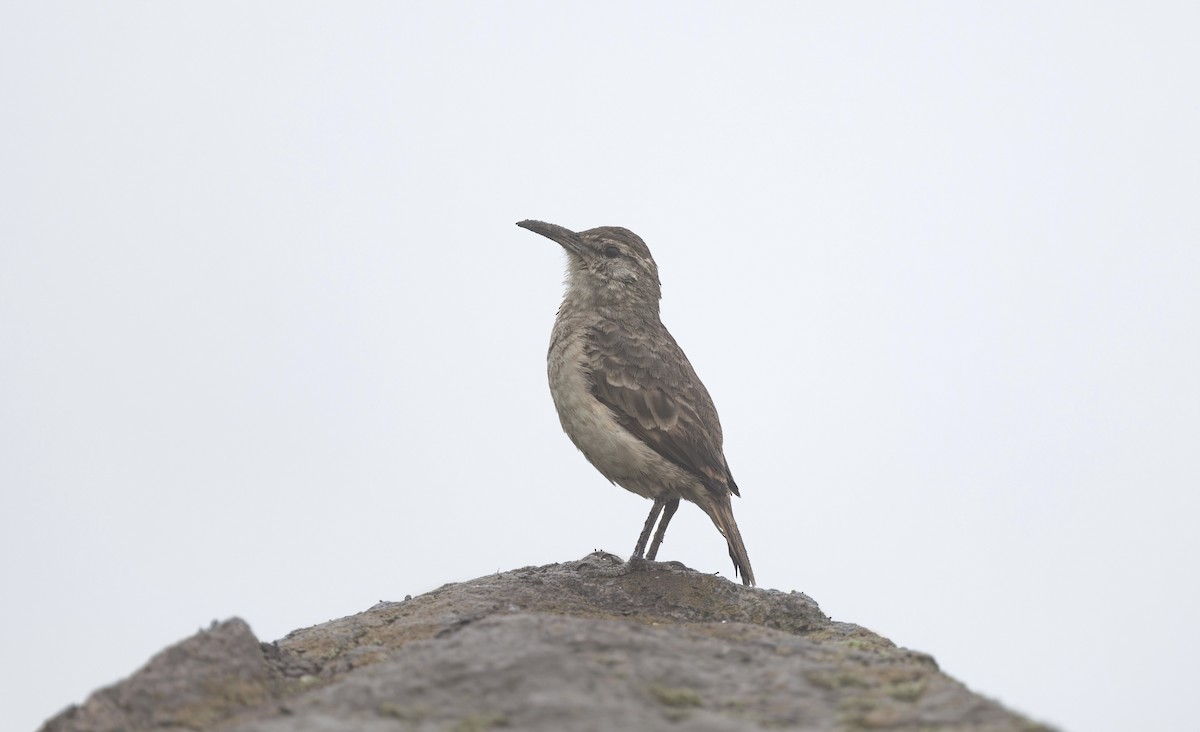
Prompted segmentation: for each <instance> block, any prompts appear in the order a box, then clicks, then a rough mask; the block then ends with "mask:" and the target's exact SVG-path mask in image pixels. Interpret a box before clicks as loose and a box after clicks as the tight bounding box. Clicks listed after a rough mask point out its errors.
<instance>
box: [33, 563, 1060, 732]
mask: <svg viewBox="0 0 1200 732" xmlns="http://www.w3.org/2000/svg"><path fill="white" fill-rule="evenodd" d="M493 728H499V729H504V728H508V729H522V730H561V731H564V732H570V731H573V730H668V729H669V730H681V729H687V730H714V731H715V730H758V729H805V730H868V729H888V730H934V729H936V730H979V731H980V732H983V731H989V732H990V731H993V730H994V731H996V732H1000V731H1001V730H1026V731H1032V730H1044V729H1046V728H1045V727H1042V726H1040V725H1038V724H1035V723H1033V722H1030V721H1029V720H1027V719H1024V718H1022V717H1020V716H1018V715H1016V714H1014V713H1012V712H1009V711H1007V710H1006V709H1004V708H1003V707H1001V706H1000V705H998V704H996V703H995V702H992V701H990V700H988V699H985V698H983V697H980V696H978V695H976V694H973V693H972V692H970V691H969V690H967V689H966V688H965V687H964V686H963V685H962V684H960V683H958V682H957V681H955V680H953V679H951V678H949V677H948V676H946V675H944V674H942V673H941V672H939V671H938V668H937V664H936V663H935V662H934V660H933V659H932V658H930V657H929V656H927V655H925V654H922V653H917V652H915V651H909V650H906V649H903V648H897V647H896V646H895V645H893V644H892V643H891V642H890V641H888V640H887V639H885V638H882V637H880V636H878V635H875V634H874V633H872V632H870V631H868V630H866V629H864V628H860V627H858V626H856V625H850V624H848V623H835V622H832V621H830V620H829V619H828V618H826V617H825V615H824V614H823V613H822V612H821V610H820V608H818V607H817V605H816V603H814V602H813V601H812V600H811V599H809V598H808V597H807V596H805V595H803V594H798V593H790V594H787V593H783V592H778V591H774V590H761V589H753V588H745V587H742V586H741V585H737V584H734V583H732V582H730V581H728V580H726V579H723V578H720V577H716V576H712V575H705V574H700V573H698V572H695V571H692V570H689V569H686V568H684V567H683V566H682V565H679V564H677V563H663V564H658V563H650V562H638V563H636V564H632V565H627V564H623V563H622V562H621V560H620V559H619V558H617V557H615V556H613V555H611V554H605V553H603V552H596V553H594V554H591V555H588V556H587V557H584V558H583V559H582V560H580V561H578V562H567V563H565V564H554V565H549V566H545V567H527V568H525V569H518V570H514V571H511V572H505V573H503V574H497V575H492V576H487V577H480V578H479V579H476V580H472V581H470V582H464V583H461V584H452V585H446V586H445V587H442V588H440V589H437V590H434V591H433V592H430V593H428V594H425V595H422V596H420V597H417V598H415V599H406V600H405V601H403V602H387V603H380V604H378V605H376V606H375V607H373V608H371V609H370V610H368V611H366V612H364V613H361V614H359V615H355V616H352V617H349V618H342V619H341V620H334V621H332V622H329V623H325V624H323V625H318V626H315V627H312V628H306V629H304V630H298V631H295V632H293V633H291V634H289V635H288V636H287V637H286V638H284V639H283V640H280V641H277V642H276V643H272V644H260V643H259V642H258V641H257V640H256V639H255V638H254V636H253V634H252V633H251V632H250V629H249V628H248V627H247V626H246V624H245V623H244V622H242V621H241V620H238V619H233V620H229V621H226V622H224V623H221V624H216V625H214V626H213V627H212V628H210V629H209V630H207V631H202V632H200V633H198V634H197V635H195V636H193V637H191V638H189V639H187V640H185V641H183V642H181V643H179V644H177V645H175V646H172V647H171V648H168V649H167V650H165V651H163V652H162V653H160V654H158V655H157V656H155V657H154V658H152V659H151V660H150V662H149V663H147V664H146V666H145V667H143V668H142V669H141V670H140V671H138V672H137V673H135V674H134V675H133V676H131V677H129V678H128V679H126V680H125V681H122V682H120V683H118V684H116V685H114V686H111V687H109V688H106V689H102V690H100V691H98V692H96V693H94V694H93V695H92V696H91V698H89V699H88V700H87V702H86V703H84V704H83V706H78V707H71V708H69V709H67V710H66V711H64V712H63V713H61V714H59V715H58V716H57V717H55V718H53V719H51V720H50V721H48V722H47V723H46V724H45V725H43V726H42V732H110V731H111V732H116V731H117V730H123V731H127V732H138V731H139V730H157V731H159V732H173V731H176V730H236V731H237V732H300V731H305V732H308V731H311V732H318V731H320V732H334V731H337V730H346V731H350V730H356V731H357V730H363V731H366V732H374V731H376V730H378V731H379V732H384V731H387V732H399V731H401V730H447V731H453V732H482V731H483V730H488V729H493Z"/></svg>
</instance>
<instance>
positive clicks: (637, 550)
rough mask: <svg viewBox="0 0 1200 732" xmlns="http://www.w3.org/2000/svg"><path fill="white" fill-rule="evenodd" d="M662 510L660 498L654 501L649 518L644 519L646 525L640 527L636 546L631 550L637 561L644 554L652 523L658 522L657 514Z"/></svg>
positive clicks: (652, 526)
mask: <svg viewBox="0 0 1200 732" xmlns="http://www.w3.org/2000/svg"><path fill="white" fill-rule="evenodd" d="M662 509H663V500H662V499H661V498H656V499H654V507H653V508H651V509H650V516H649V518H647V519H646V525H645V526H643V527H642V535H641V536H639V537H638V543H637V546H635V547H634V548H633V556H635V557H637V558H638V559H641V558H642V555H643V554H645V552H646V542H647V541H649V540H650V532H651V531H653V530H654V522H655V521H657V520H658V514H659V512H660V511H662Z"/></svg>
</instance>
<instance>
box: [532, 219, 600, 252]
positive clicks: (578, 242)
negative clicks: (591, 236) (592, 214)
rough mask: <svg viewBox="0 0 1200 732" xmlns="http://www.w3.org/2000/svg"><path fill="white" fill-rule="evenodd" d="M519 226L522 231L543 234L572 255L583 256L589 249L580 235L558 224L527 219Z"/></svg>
mask: <svg viewBox="0 0 1200 732" xmlns="http://www.w3.org/2000/svg"><path fill="white" fill-rule="evenodd" d="M517 226H520V227H521V228H522V229H529V230H530V231H532V232H533V233H535V234H541V235H542V236H544V237H546V238H547V239H549V240H550V241H553V242H557V243H558V244H560V245H561V246H562V248H563V249H566V250H567V251H568V252H571V253H572V254H578V255H580V256H583V255H584V253H586V252H587V247H586V246H585V245H584V243H583V239H582V238H581V237H580V236H579V234H576V233H575V232H574V231H571V230H570V229H567V228H564V227H562V226H559V225H558V224H550V223H547V222H545V221H534V220H533V219H525V220H524V221H518V222H517Z"/></svg>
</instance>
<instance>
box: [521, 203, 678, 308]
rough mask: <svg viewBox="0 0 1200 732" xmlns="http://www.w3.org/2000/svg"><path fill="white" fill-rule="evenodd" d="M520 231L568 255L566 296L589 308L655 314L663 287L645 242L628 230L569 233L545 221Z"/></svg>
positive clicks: (602, 228)
mask: <svg viewBox="0 0 1200 732" xmlns="http://www.w3.org/2000/svg"><path fill="white" fill-rule="evenodd" d="M517 226H520V227H521V228H523V229H529V230H530V231H532V232H534V233H536V234H541V235H542V236H544V237H546V238H547V239H550V240H551V241H555V242H557V243H558V244H559V245H561V246H562V248H563V249H565V250H566V252H567V272H568V281H567V287H568V291H567V296H568V297H574V298H579V299H580V300H581V301H582V303H581V304H587V305H591V306H606V307H626V308H627V307H629V306H633V307H634V308H637V309H638V310H642V311H643V312H645V309H648V310H649V311H651V312H653V313H654V314H655V315H657V314H658V301H659V298H661V297H662V285H661V283H660V282H659V279H658V265H656V264H655V263H654V258H653V257H651V256H650V249H649V248H647V247H646V242H644V241H642V238H641V237H640V236H638V235H637V234H635V233H633V232H632V231H630V230H629V229H623V228H621V227H619V226H600V227H597V228H595V229H588V230H587V231H580V232H574V231H571V230H570V229H566V228H563V227H561V226H558V225H557V224H548V223H546V222H545V221H532V220H526V221H521V222H519V223H518V224H517Z"/></svg>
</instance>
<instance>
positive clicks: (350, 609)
mask: <svg viewBox="0 0 1200 732" xmlns="http://www.w3.org/2000/svg"><path fill="white" fill-rule="evenodd" d="M1198 7H1200V6H1197V5H1196V4H1195V3H1184V2H1180V3H1174V4H1172V3H1136V4H1135V3H1105V2H1061V3H1042V2H1027V3H1003V4H994V3H988V4H984V3H957V2H946V3H929V2H920V3H884V2H879V3H822V4H811V3H805V4H801V3H787V4H784V3H779V4H753V5H749V4H733V3H729V4H702V3H690V2H689V3H686V4H685V3H680V4H670V3H655V4H644V3H625V4H622V3H557V2H544V3H474V4H457V3H450V2H442V3H427V4H422V5H417V4H404V3H356V4H345V3H338V4H329V3H325V4H316V3H295V2H286V3H285V2H273V3H251V4H245V3H153V2H124V3H104V4H95V3H6V4H5V5H4V6H3V9H0V94H2V97H3V100H4V110H5V111H4V113H3V115H0V201H2V204H0V207H2V209H3V211H2V214H0V348H2V349H3V354H2V358H0V580H2V585H0V587H2V593H3V596H4V598H5V599H4V602H3V603H2V604H0V648H3V649H4V653H3V655H4V658H5V662H4V663H3V664H0V696H2V697H3V698H2V699H0V708H2V709H3V710H4V711H3V717H4V723H3V725H2V726H3V727H4V728H5V729H13V730H22V729H25V730H32V729H33V728H34V727H36V726H37V724H39V723H40V722H41V721H42V719H44V718H46V717H48V716H50V715H52V714H54V713H55V712H57V711H58V710H59V709H61V708H62V707H64V706H66V705H67V704H69V703H71V702H79V701H82V700H83V699H84V698H85V696H86V695H87V694H88V693H89V692H91V691H92V690H94V689H95V688H97V687H99V686H102V685H105V684H108V683H111V682H114V681H116V680H118V679H119V678H121V677H123V676H125V675H126V674H128V673H130V672H132V671H133V670H135V669H136V668H137V667H138V666H139V665H140V664H142V663H143V662H144V661H145V660H146V659H147V658H148V657H149V656H150V655H151V654H152V653H154V652H155V651H157V650H159V649H161V648H162V647H163V646H165V645H167V644H169V643H172V642H175V641H177V640H179V639H181V638H183V637H185V636H187V635H189V634H191V633H193V632H194V631H195V630H196V629H198V628H199V627H201V626H205V625H207V624H208V623H209V622H210V621H211V620H213V619H217V618H227V617H229V616H232V615H238V616H241V617H243V618H245V619H246V620H247V621H249V622H250V624H251V625H252V626H253V628H254V630H255V631H256V633H257V634H258V636H259V637H260V638H262V639H263V640H267V641H269V640H273V639H276V638H279V637H281V636H282V635H284V634H286V633H287V632H288V631H290V630H292V629H294V628H297V627H302V626H307V625H312V624H315V623H320V622H323V621H325V620H328V619H331V618H335V617H340V616H344V615H348V614H352V613H355V612H358V611H361V610H364V609H366V608H368V607H369V606H370V605H372V604H373V603H375V602H376V601H378V600H384V599H388V600H396V599H401V598H403V596H404V595H406V594H418V593H421V592H425V591H427V590H430V589H433V588H434V587H437V586H439V585H441V584H443V583H446V582H451V581H460V580H465V579H469V578H472V577H476V576H479V575H482V574H486V573H489V572H494V571H496V570H507V569H512V568H516V567H520V566H524V565H530V564H546V563H550V562H555V561H563V560H571V559H577V558H579V557H581V556H583V555H585V554H586V553H588V552H590V551H592V550H593V549H596V548H603V549H607V550H609V551H613V552H615V553H618V554H621V555H623V556H624V555H627V554H628V552H629V550H630V549H631V548H632V546H633V543H634V540H635V539H636V537H637V533H638V531H639V530H640V528H641V524H642V521H643V519H644V518H645V513H646V511H647V510H648V508H649V504H648V503H647V502H645V501H643V500H641V499H639V498H637V497H635V496H633V495H632V494H629V493H626V492H624V491H622V490H621V489H619V488H615V487H612V486H610V485H609V484H608V483H607V482H606V481H605V480H604V479H603V478H602V477H601V476H600V475H599V474H598V473H596V472H595V471H594V470H593V469H592V468H591V467H590V466H589V465H588V464H587V463H586V462H585V461H584V459H583V458H582V457H581V456H580V455H579V454H578V453H577V452H576V451H575V449H574V448H573V447H572V446H571V444H570V443H569V441H568V440H567V439H566V437H565V436H563V435H562V434H561V430H560V428H559V425H558V421H557V418H556V416H555V414H554V410H553V406H552V405H551V402H550V397H549V394H548V391H547V388H546V383H545V370H544V369H545V363H544V358H545V350H546V346H547V343H548V337H549V331H550V326H551V323H552V321H553V318H554V312H555V309H556V307H557V305H558V302H559V298H560V295H561V291H562V274H563V268H564V263H563V254H562V252H561V251H560V250H559V249H558V248H557V247H556V246H555V245H554V244H552V243H551V242H549V241H547V240H545V239H542V238H540V237H537V236H534V235H533V234H531V233H529V232H527V231H523V230H521V229H518V228H517V227H516V226H514V225H513V224H514V222H516V221H518V220H520V219H524V218H540V219H546V220H549V221H553V222H555V223H559V224H563V225H565V226H568V227H571V228H576V229H583V228H589V227H592V226H598V225H606V224H607V225H621V226H626V227H629V228H631V229H633V230H634V231H636V232H637V233H639V234H641V235H642V236H643V238H645V240H646V241H647V242H648V243H649V245H650V247H651V249H652V251H653V252H654V254H655V256H656V258H657V260H658V263H659V266H660V269H661V271H662V278H663V284H664V301H663V318H664V321H665V322H666V323H667V325H668V326H669V327H670V328H671V329H672V331H673V332H674V334H675V336H676V337H677V339H678V340H679V341H680V343H681V344H682V345H683V347H684V348H685V349H686V350H687V352H688V355H689V356H690V358H691V360H692V362H693V363H694V364H695V366H696V368H697V371H698V372H699V373H700V375H701V376H702V377H703V378H704V380H705V382H706V383H707V385H708V387H709V390H710V391H711V392H712V394H713V397H714V399H715V401H716V403H717V406H718V408H719V409H720V411H721V417H722V421H723V424H724V427H725V433H726V454H727V456H728V458H729V461H730V464H731V466H732V468H733V471H734V474H735V475H736V476H737V478H738V483H739V485H741V486H742V489H743V490H742V493H743V496H744V497H743V498H742V499H741V500H738V501H736V503H735V506H734V508H735V511H736V514H737V517H738V521H739V523H740V525H741V527H742V531H743V533H744V535H745V537H746V542H747V545H748V547H749V550H750V554H751V557H752V559H753V561H754V569H755V571H756V573H757V575H758V577H759V579H760V581H761V583H762V585H763V586H764V587H766V588H777V589H780V590H785V591H789V590H799V591H803V592H805V593H807V594H809V595H811V596H812V597H813V598H814V599H816V600H817V601H818V602H819V603H820V604H821V607H822V608H823V609H824V610H825V611H826V612H827V613H828V614H830V615H832V616H833V617H834V618H835V619H838V620H846V621H851V622H855V623H859V624H862V625H865V626H867V627H868V628H870V629H872V630H874V631H877V632H879V633H881V634H883V635H885V636H887V637H888V638H891V639H892V640H894V641H895V642H897V643H898V644H901V645H904V646H909V647H912V648H917V649H920V650H923V651H926V652H929V653H931V654H933V655H934V656H935V657H936V658H937V660H938V661H939V663H940V664H941V665H942V667H943V668H944V669H945V670H946V671H947V672H949V673H951V674H953V675H954V676H956V677H958V678H960V679H962V680H963V681H964V682H966V683H967V684H968V685H969V686H971V687H972V688H973V689H975V690H977V691H980V692H982V693H984V694H987V695H989V696H992V697H995V698H998V699H999V700H1001V701H1002V702H1004V703H1005V704H1008V705H1010V706H1012V707H1014V708H1016V709H1018V710H1021V711H1023V712H1025V713H1028V714H1030V715H1032V716H1033V717H1035V718H1037V719H1040V720H1043V721H1047V722H1050V723H1054V724H1057V725H1062V726H1063V727H1064V728H1065V729H1067V730H1079V731H1082V730H1092V731H1103V730H1129V729H1157V730H1184V729H1191V727H1190V726H1189V725H1190V724H1194V709H1193V707H1194V704H1193V702H1192V701H1191V697H1192V695H1193V694H1194V691H1195V689H1194V686H1195V682H1196V673H1195V659H1196V658H1197V657H1200V630H1198V627H1200V626H1198V625H1197V623H1196V618H1197V617H1198V616H1200V597H1198V594H1200V590H1198V583H1197V581H1196V559H1197V557H1198V556H1200V538H1198V532H1197V529H1196V516H1197V498H1196V491H1197V486H1198V485H1200V457H1198V456H1197V443H1198V439H1197V438H1198V437H1200V387H1198V386H1197V378H1196V374H1198V373H1200V338H1198V334H1197V330H1198V328H1197V326H1198V321H1200V287H1198V286H1197V285H1198V283H1200V213H1198V211H1200V207H1198V205H1197V202H1198V201H1200V172H1198V171H1200V142H1198V140H1200V136H1198V135H1197V132H1196V131H1197V130H1200V102H1198V98H1200V91H1198V90H1200V50H1198V48H1200V47H1198V46H1197V43H1196V37H1197V31H1198V28H1200V22H1198V21H1200V10H1198V9H1197V8H1198ZM663 557H664V558H666V559H674V560H680V561H682V562H684V563H685V564H687V565H688V566H690V567H694V568H696V569H700V570H704V571H720V572H721V573H722V574H724V575H727V576H728V575H731V574H732V571H731V570H732V568H731V566H730V563H729V560H728V557H727V556H726V552H725V549H724V545H723V542H722V541H721V539H720V537H719V536H718V535H717V533H716V531H715V530H714V529H713V527H712V525H711V524H710V523H709V521H708V519H707V518H705V517H704V515H703V514H702V513H701V512H700V511H698V510H696V509H695V508H694V507H690V506H688V507H684V508H683V509H681V511H680V513H679V515H678V517H677V518H676V519H675V523H673V524H672V530H671V534H670V536H669V537H668V541H667V543H666V544H665V545H664V548H663Z"/></svg>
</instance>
